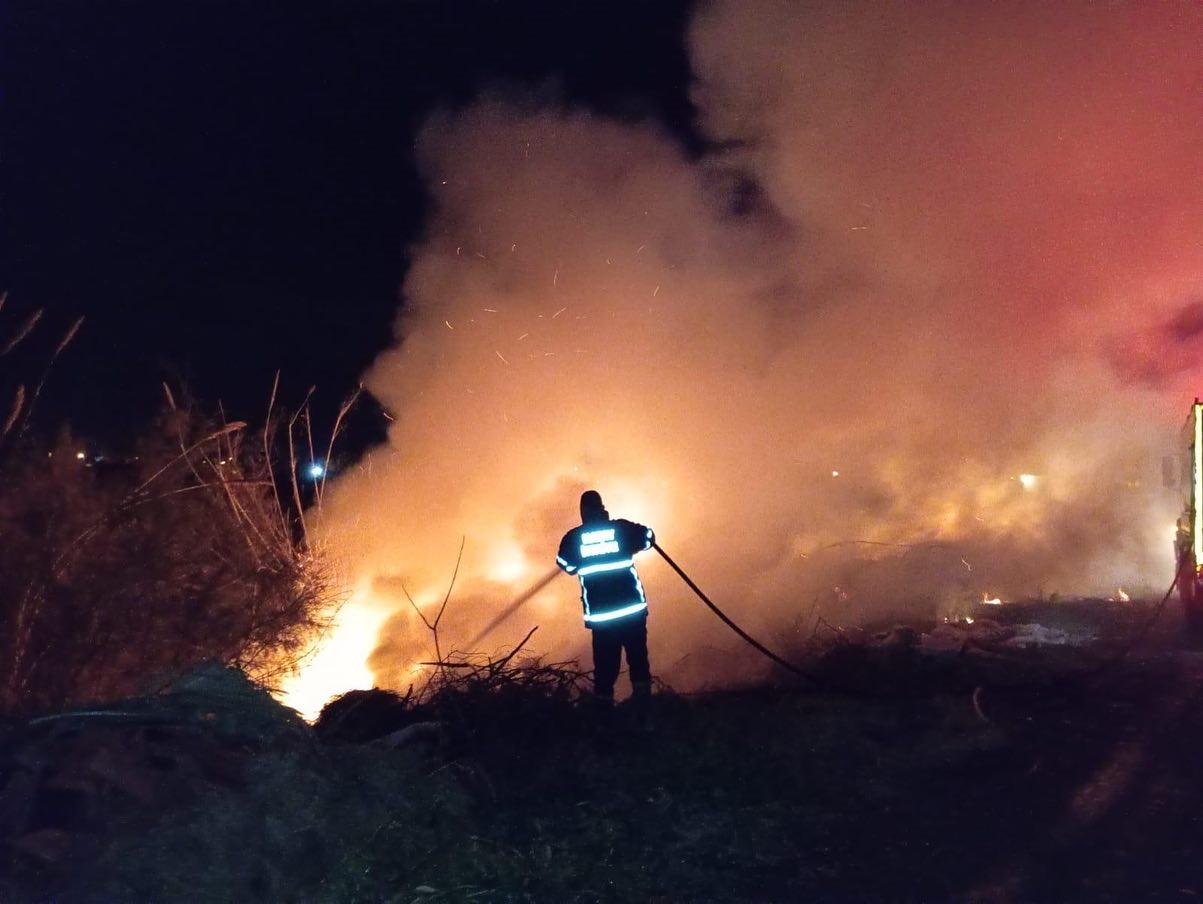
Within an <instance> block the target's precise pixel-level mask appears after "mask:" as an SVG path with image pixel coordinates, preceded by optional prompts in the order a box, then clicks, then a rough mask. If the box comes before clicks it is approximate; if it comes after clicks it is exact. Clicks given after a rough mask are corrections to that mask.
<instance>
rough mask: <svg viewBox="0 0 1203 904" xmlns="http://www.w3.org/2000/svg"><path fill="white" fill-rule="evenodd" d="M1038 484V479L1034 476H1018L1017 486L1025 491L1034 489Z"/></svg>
mask: <svg viewBox="0 0 1203 904" xmlns="http://www.w3.org/2000/svg"><path fill="white" fill-rule="evenodd" d="M1039 482H1040V478H1039V477H1037V476H1036V475H1035V474H1020V475H1019V485H1020V486H1022V487H1023V488H1024V489H1025V490H1034V489H1036V484H1037V483H1039Z"/></svg>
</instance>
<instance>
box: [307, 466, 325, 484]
mask: <svg viewBox="0 0 1203 904" xmlns="http://www.w3.org/2000/svg"><path fill="white" fill-rule="evenodd" d="M325 473H326V468H325V466H324V465H322V464H321V463H320V462H316V461H315V462H314V463H313V464H311V465H310V466H309V476H310V478H312V479H313V480H320V479H321V478H322V477H323V476H324V475H325Z"/></svg>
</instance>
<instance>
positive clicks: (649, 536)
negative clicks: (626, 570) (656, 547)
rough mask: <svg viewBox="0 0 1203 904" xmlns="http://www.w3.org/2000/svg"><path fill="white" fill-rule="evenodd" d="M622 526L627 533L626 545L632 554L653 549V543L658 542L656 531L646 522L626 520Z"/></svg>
mask: <svg viewBox="0 0 1203 904" xmlns="http://www.w3.org/2000/svg"><path fill="white" fill-rule="evenodd" d="M622 528H623V533H624V534H625V540H626V543H625V546H626V547H627V549H629V550H630V551H631V553H632V554H634V553H637V552H643V551H644V550H645V549H651V548H652V544H653V543H655V542H656V534H655V532H654V531H653V530H652V529H651V528H650V527H648V526H646V525H644V524H636V523H635V522H634V521H625V520H624V521H623V522H622Z"/></svg>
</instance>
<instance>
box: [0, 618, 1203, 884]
mask: <svg viewBox="0 0 1203 904" xmlns="http://www.w3.org/2000/svg"><path fill="white" fill-rule="evenodd" d="M1151 611H1152V604H1150V603H1145V604H1140V603H1137V604H1133V605H1132V606H1130V607H1119V606H1116V605H1113V604H1105V603H1102V602H1097V603H1092V602H1083V603H1074V604H1065V603H1057V604H1039V605H1033V606H1029V607H1027V608H1026V609H1025V608H1023V607H1014V608H1009V609H1008V611H1007V612H1005V613H998V616H999V618H1000V619H1001V620H1003V621H1006V620H1007V619H1011V620H1012V621H1019V622H1023V621H1030V620H1032V619H1033V618H1038V619H1040V620H1041V621H1042V622H1043V623H1047V624H1048V625H1049V626H1051V627H1060V628H1062V629H1067V630H1070V631H1071V633H1072V632H1073V631H1079V632H1082V631H1088V632H1092V633H1094V634H1095V635H1097V637H1098V640H1097V642H1096V643H1094V644H1093V645H1091V646H1090V647H1088V648H1084V649H1082V648H1074V649H1070V648H1060V647H1046V648H1039V649H1031V650H1024V651H1004V653H1002V654H999V653H997V652H991V651H982V650H967V651H962V652H952V653H945V654H943V655H940V656H934V657H933V656H931V655H927V654H922V653H919V652H918V650H917V649H916V648H915V647H913V646H886V647H871V646H868V645H861V644H848V645H844V646H842V647H840V648H838V649H836V650H834V651H832V655H829V656H828V657H826V658H824V659H823V660H822V661H819V662H816V663H813V665H814V666H815V667H816V668H819V669H820V670H821V673H822V674H823V675H824V677H826V678H827V679H829V680H831V681H833V682H836V683H840V684H842V685H844V686H846V687H848V686H852V685H856V686H857V688H856V689H859V690H860V691H863V693H855V694H847V693H833V692H829V691H823V692H816V691H813V690H806V689H803V688H800V687H790V686H787V682H786V681H785V679H784V677H783V676H779V680H778V681H777V682H776V683H775V685H771V686H770V685H766V686H761V687H755V688H748V689H745V690H741V691H725V692H715V693H708V694H699V695H692V696H681V695H676V694H672V693H662V694H659V695H658V696H657V697H656V698H655V700H654V703H655V706H654V710H653V714H652V715H653V725H652V726H651V728H650V730H645V728H644V726H641V725H640V724H638V721H637V720H636V719H635V718H634V714H633V713H631V712H629V711H627V709H626V708H623V707H620V708H619V710H618V711H617V712H614V713H611V714H608V715H599V714H598V713H596V712H594V711H592V710H591V709H589V708H588V707H584V706H580V705H578V704H577V703H575V702H573V701H571V700H567V699H564V698H562V697H559V696H547V695H546V694H543V695H540V693H535V692H532V691H529V690H524V689H522V688H520V687H516V686H515V687H510V686H506V687H503V688H501V690H500V691H493V692H490V693H489V694H486V695H483V696H477V697H473V696H471V695H467V694H464V695H460V696H459V697H456V698H454V699H451V698H449V702H448V703H447V704H446V705H445V707H444V708H443V709H442V710H441V711H439V712H430V711H427V712H420V713H418V712H406V711H405V709H404V707H402V706H400V705H393V706H392V707H391V709H388V708H386V710H387V719H389V720H395V721H394V723H393V724H390V725H383V724H382V725H381V726H380V730H381V731H382V730H384V728H390V729H395V728H396V725H397V724H402V723H405V722H410V723H412V722H413V721H415V720H416V719H419V718H420V719H429V718H431V717H432V716H435V717H438V718H439V719H440V728H439V729H438V731H437V732H435V733H431V734H428V735H423V737H424V740H423V741H421V742H420V743H419V744H417V745H415V746H407V747H406V748H405V749H400V750H398V749H391V748H389V747H388V746H386V745H381V744H380V743H379V742H365V740H364V738H359V739H358V740H357V741H356V742H355V743H349V742H348V741H347V739H346V738H343V740H342V742H341V743H340V742H338V740H337V739H336V738H330V737H327V738H326V739H325V740H324V741H320V742H319V738H320V737H321V736H320V735H318V736H317V737H316V738H309V739H304V738H300V737H299V736H298V735H296V733H295V731H294V730H293V729H292V728H289V730H288V731H287V732H282V733H281V732H277V734H276V737H275V739H274V740H272V741H271V742H270V743H268V742H262V743H260V742H252V741H248V740H247V737H248V735H247V733H246V732H242V733H241V734H240V735H239V738H238V739H237V740H230V739H228V738H227V739H224V740H220V742H219V740H215V739H213V738H209V740H208V741H205V743H208V744H210V746H211V747H212V748H213V750H212V756H209V755H208V754H206V756H204V757H202V756H200V754H199V753H195V754H193V753H189V754H187V755H185V754H184V753H181V752H179V751H176V752H175V753H173V754H172V756H174V757H175V760H176V762H177V765H176V766H174V767H172V768H173V769H174V770H175V772H173V773H171V774H166V775H165V774H162V765H161V764H162V761H163V760H164V759H165V755H164V753H163V751H162V750H159V749H158V748H156V750H158V752H157V753H155V757H156V758H157V760H156V761H157V762H159V763H160V765H159V767H156V768H160V774H159V775H158V777H157V778H156V782H158V783H159V785H164V786H165V784H166V785H169V784H171V783H172V782H175V783H176V784H177V785H179V787H175V786H173V787H172V788H169V789H168V792H169V793H168V792H164V793H162V794H160V793H159V792H158V791H157V790H155V788H150V789H149V790H148V789H145V788H144V789H142V790H141V791H140V792H139V791H138V782H137V780H136V779H137V776H136V775H134V774H131V771H130V770H132V769H134V768H135V767H134V766H133V765H128V766H127V768H126V769H125V771H124V772H122V773H121V774H120V775H119V776H118V777H117V778H111V779H110V780H109V781H110V784H109V785H105V786H104V787H103V788H102V789H101V792H98V793H100V794H101V795H102V798H103V807H102V810H103V813H102V814H101V816H100V817H97V818H96V819H94V820H93V822H92V823H91V824H86V821H84V822H80V821H79V820H77V821H76V822H77V823H78V825H76V828H75V829H73V831H76V830H77V831H78V832H79V833H81V834H80V835H79V837H81V838H82V837H84V836H85V835H86V840H87V843H86V844H85V843H82V842H80V843H78V844H76V843H74V842H73V841H71V838H68V839H67V841H68V842H71V843H70V844H68V845H67V847H66V848H62V849H60V852H59V853H57V854H43V855H42V856H41V858H40V859H39V858H38V857H36V856H32V855H31V854H30V851H29V850H24V849H18V846H14V845H9V848H8V849H7V850H6V852H5V861H4V871H3V872H2V873H0V901H3V902H5V904H7V902H26V901H29V902H33V901H52V900H53V901H55V902H57V904H71V902H92V901H97V902H99V901H106V902H120V901H131V902H133V901H137V902H151V901H165V902H167V901H171V902H174V901H189V902H191V901H197V902H220V901H273V902H274V901H295V902H360V901H362V902H411V901H412V902H434V901H440V902H442V901H447V902H450V901H465V902H468V901H475V902H479V901H485V902H511V901H512V902H528V901H529V902H556V904H566V902H649V904H650V902H678V901H681V902H727V901H730V902H794V901H820V902H826V901H831V902H860V901H864V902H912V901H913V902H940V901H965V902H1050V904H1052V902H1077V901H1082V902H1107V901H1114V902H1142V901H1187V900H1191V899H1193V898H1196V897H1199V896H1203V832H1201V831H1200V826H1199V820H1200V811H1201V806H1203V777H1201V774H1200V755H1199V751H1200V749H1201V748H1203V654H1201V653H1200V652H1198V650H1197V647H1199V644H1198V643H1197V642H1195V641H1194V640H1193V639H1192V638H1191V637H1189V636H1188V635H1187V632H1186V631H1185V628H1184V626H1183V623H1182V619H1181V615H1180V613H1178V612H1177V611H1176V610H1175V608H1174V607H1173V606H1171V607H1169V608H1167V610H1166V611H1165V613H1164V614H1163V616H1162V617H1161V618H1160V619H1159V620H1158V621H1157V622H1156V624H1155V625H1154V627H1153V629H1152V630H1151V631H1150V632H1149V633H1148V634H1147V636H1145V637H1144V639H1143V641H1142V642H1141V643H1140V644H1139V645H1138V646H1136V647H1134V648H1133V649H1131V650H1130V651H1129V652H1128V655H1126V656H1125V657H1124V658H1122V659H1119V658H1117V654H1118V653H1119V652H1121V651H1124V650H1125V649H1126V647H1127V646H1128V645H1130V643H1131V638H1132V637H1134V636H1135V634H1134V632H1135V631H1136V630H1137V629H1139V627H1140V626H1141V625H1142V624H1143V623H1144V622H1145V621H1146V620H1147V617H1148V615H1149V613H1150V612H1151ZM382 712H385V711H384V710H382ZM268 715H270V714H268ZM265 718H266V716H265ZM204 724H205V725H208V724H209V722H205V723H204ZM361 727H362V726H361ZM118 730H119V729H115V728H112V727H109V728H107V729H106V731H109V732H113V731H118ZM120 730H125V729H120ZM130 730H132V729H130ZM209 730H210V729H208V728H205V727H203V726H202V727H201V728H196V727H195V726H193V727H190V728H188V731H190V732H196V731H201V732H204V731H209ZM156 731H158V732H160V733H162V731H163V729H162V727H159V728H157V729H156ZM173 731H176V733H177V734H178V733H180V732H182V731H184V729H182V728H180V729H173ZM377 733H379V732H377ZM19 735H20V733H17V734H15V735H12V736H11V737H12V738H17V737H18V736H19ZM87 735H88V732H87V730H86V729H84V730H82V733H79V732H77V733H76V735H74V736H73V738H74V740H72V739H68V740H64V741H63V742H62V743H63V744H67V743H68V741H69V742H70V744H73V745H74V747H73V748H72V749H74V750H76V751H77V754H76V755H78V750H79V749H80V747H79V745H80V741H79V739H80V738H84V739H86V738H87ZM130 737H131V738H132V737H133V736H132V735H131V736H130ZM140 737H143V738H144V737H145V732H143V735H140ZM188 737H190V738H192V740H189V741H188V744H189V747H188V750H189V751H201V750H203V749H204V745H203V744H201V743H200V741H204V737H202V736H199V735H196V736H194V735H188ZM16 743H17V742H16V741H12V744H14V745H15V744H16ZM106 743H107V742H106ZM140 743H142V744H144V745H145V744H146V743H147V742H146V741H145V740H143V741H141V742H140ZM14 749H15V748H14ZM28 749H31V748H26V754H22V755H21V756H24V757H25V760H28V759H29V757H28ZM38 749H43V750H45V749H50V748H48V747H46V746H45V743H44V742H43V746H42V747H41V748H38ZM104 749H105V750H106V757H107V758H108V761H111V760H112V755H113V750H114V749H115V748H113V747H112V745H111V744H109V746H107V747H105V748H104ZM21 756H18V755H17V754H13V755H12V757H11V759H12V762H15V763H18V765H19V764H20V762H25V760H22V759H21ZM168 758H170V757H168ZM129 762H130V763H133V760H130V761H129ZM213 763H220V764H221V767H222V768H221V769H220V770H213V769H211V768H210V767H211V766H212V765H213ZM178 764H183V765H182V766H180V765H178ZM183 767H186V770H185V769H184V768H183ZM13 768H14V769H15V768H16V767H13ZM21 768H23V769H25V770H26V771H25V772H19V771H13V769H10V779H9V784H10V786H11V785H12V784H13V782H14V781H15V779H12V778H11V776H17V775H25V776H28V775H29V774H31V773H29V769H31V768H32V767H29V766H21ZM39 768H40V767H39ZM107 768H108V769H109V771H110V775H113V774H116V773H115V772H114V770H113V768H112V765H111V762H110V763H109V766H108V767H107ZM148 768H149V767H148ZM182 771H187V772H188V773H189V774H188V775H187V776H183V775H181V776H179V777H178V778H177V777H176V776H175V773H178V772H182ZM73 774H84V773H80V772H79V770H77V771H76V773H73ZM85 777H87V778H88V781H90V782H92V783H93V784H97V783H99V784H100V785H103V782H101V781H100V779H97V778H95V777H94V776H93V775H92V773H91V772H88V773H86V775H85ZM118 779H120V781H119V782H118ZM114 783H116V784H114ZM159 785H156V786H155V787H156V788H157V787H159ZM184 785H187V788H186V789H185V788H184V787H183V786H184ZM185 791H186V793H185ZM134 792H137V793H134ZM139 794H140V795H141V798H140V799H135V798H137V797H138V796H139ZM93 816H95V814H93ZM39 831H40V832H42V833H45V832H46V831H48V829H46V828H41V829H40V830H39ZM89 833H90V834H89ZM73 837H74V836H73ZM72 845H73V846H72ZM62 851H66V852H67V853H65V854H64V853H62Z"/></svg>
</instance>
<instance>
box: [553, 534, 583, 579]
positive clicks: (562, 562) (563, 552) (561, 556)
mask: <svg viewBox="0 0 1203 904" xmlns="http://www.w3.org/2000/svg"><path fill="white" fill-rule="evenodd" d="M572 541H573V537H572V531H569V532H568V533H566V534H564V539H562V540H561V541H560V551H559V552H558V553H557V554H556V564H557V565H559V566H560V568H561V569H562V570H564V571H566V572H568V573H569V574H576V570H577V569H578V568H580V562H579V561H577V559H578V555H577V553H578V552H579V550H578V549H577V544H576V543H574V542H572Z"/></svg>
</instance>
